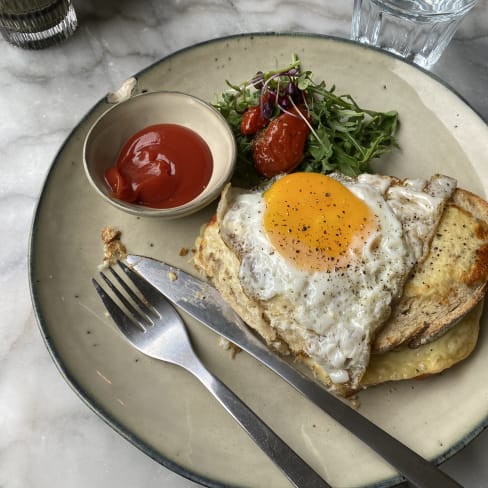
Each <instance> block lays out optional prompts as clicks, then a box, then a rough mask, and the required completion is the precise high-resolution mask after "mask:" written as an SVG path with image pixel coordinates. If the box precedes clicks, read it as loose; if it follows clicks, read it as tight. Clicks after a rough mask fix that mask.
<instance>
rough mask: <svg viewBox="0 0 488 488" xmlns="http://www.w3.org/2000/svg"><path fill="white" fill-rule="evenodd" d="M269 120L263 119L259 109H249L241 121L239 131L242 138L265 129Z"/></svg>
mask: <svg viewBox="0 0 488 488" xmlns="http://www.w3.org/2000/svg"><path fill="white" fill-rule="evenodd" d="M268 122H269V119H267V118H266V117H264V116H263V115H262V113H261V107H260V106H259V105H258V106H257V107H249V108H248V109H247V110H246V111H245V112H244V115H243V117H242V120H241V125H240V131H241V134H242V135H244V136H251V135H254V134H256V133H257V132H258V131H260V130H261V129H263V128H264V127H266V124H267V123H268Z"/></svg>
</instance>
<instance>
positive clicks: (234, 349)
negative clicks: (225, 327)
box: [219, 337, 241, 359]
mask: <svg viewBox="0 0 488 488" xmlns="http://www.w3.org/2000/svg"><path fill="white" fill-rule="evenodd" d="M219 346H220V347H222V348H223V349H225V350H226V351H230V353H231V357H232V359H234V358H235V357H236V355H237V354H238V353H239V352H241V348H240V347H238V346H236V345H235V344H234V343H232V342H230V341H229V340H227V339H226V338H225V337H219Z"/></svg>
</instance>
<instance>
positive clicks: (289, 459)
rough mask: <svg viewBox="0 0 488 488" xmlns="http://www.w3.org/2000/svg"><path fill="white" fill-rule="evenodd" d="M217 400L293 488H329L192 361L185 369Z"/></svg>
mask: <svg viewBox="0 0 488 488" xmlns="http://www.w3.org/2000/svg"><path fill="white" fill-rule="evenodd" d="M185 369H187V370H188V371H189V372H190V373H192V374H193V375H194V376H195V377H196V378H198V379H199V380H200V382H201V383H202V384H203V385H204V386H205V387H206V388H207V390H208V391H209V392H210V393H211V394H212V395H213V396H214V397H215V398H216V399H217V400H218V402H219V403H220V404H221V405H222V406H223V407H224V408H225V409H226V410H227V412H228V413H230V415H231V416H232V417H233V418H234V419H235V420H236V421H237V422H238V423H239V425H240V426H241V427H242V428H243V429H244V430H245V431H246V432H247V434H248V435H249V436H250V437H251V439H252V440H253V441H254V442H255V443H256V444H257V445H258V446H259V447H260V448H261V449H262V450H263V451H264V453H265V454H267V455H268V457H269V458H270V459H271V461H273V463H274V464H275V465H276V466H277V467H278V468H279V469H280V470H281V471H282V472H283V473H284V474H285V475H286V477H287V478H288V479H289V480H290V481H291V483H292V485H293V486H295V487H296V488H327V487H329V488H330V485H329V484H327V483H326V482H325V481H324V480H323V479H322V478H321V477H320V476H319V475H318V474H317V473H316V472H315V471H314V470H313V469H312V468H311V467H310V466H309V465H308V464H307V463H305V461H304V460H303V459H302V458H301V457H300V456H298V454H296V453H295V452H294V451H293V450H292V449H291V448H290V447H289V446H288V445H287V444H286V443H285V442H284V441H283V440H282V439H281V438H280V437H278V435H277V434H275V433H274V432H273V430H271V428H270V427H268V426H267V425H266V424H265V423H264V422H263V421H262V420H261V419H260V418H259V417H258V416H257V415H256V414H255V413H254V412H253V411H252V410H251V409H250V408H249V407H248V406H247V405H246V404H245V403H244V402H243V401H242V400H240V399H239V398H238V397H237V395H235V394H234V393H233V392H232V391H231V390H230V389H229V388H228V387H227V386H226V385H225V384H224V383H222V382H221V381H220V380H219V379H218V378H216V377H215V376H214V375H212V373H210V372H209V371H208V370H207V369H206V368H205V366H203V364H202V363H201V362H200V361H199V360H198V359H197V358H195V362H194V364H193V365H192V366H191V367H189V368H188V367H185Z"/></svg>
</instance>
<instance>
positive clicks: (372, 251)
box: [217, 173, 455, 384]
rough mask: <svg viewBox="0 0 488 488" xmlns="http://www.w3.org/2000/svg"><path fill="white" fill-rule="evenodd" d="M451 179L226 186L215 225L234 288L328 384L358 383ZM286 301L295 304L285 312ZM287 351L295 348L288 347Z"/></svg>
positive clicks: (295, 180)
mask: <svg viewBox="0 0 488 488" xmlns="http://www.w3.org/2000/svg"><path fill="white" fill-rule="evenodd" d="M454 188H455V182H454V180H452V179H450V178H447V177H440V176H439V177H434V178H432V179H431V180H429V181H425V180H405V181H399V180H397V179H395V178H390V177H383V176H377V175H361V176H359V177H357V178H347V177H344V176H339V175H332V176H325V175H321V174H317V173H292V174H289V175H285V176H282V177H279V178H277V179H276V180H274V181H273V182H272V183H271V184H270V185H269V187H268V188H266V189H264V191H263V190H254V191H249V190H243V189H238V188H233V187H228V188H227V189H226V190H225V191H224V193H223V194H222V198H221V201H220V203H219V207H218V211H217V218H218V221H219V229H220V235H221V237H222V239H223V241H224V242H225V243H226V244H227V246H228V247H230V248H231V249H232V250H233V251H234V253H235V254H236V255H237V256H238V257H239V261H240V268H239V281H240V283H241V286H242V289H243V291H244V292H245V293H246V295H248V296H249V297H251V298H252V299H254V300H258V301H261V302H266V303H267V305H268V307H267V309H268V310H270V313H269V316H268V317H267V320H268V321H269V324H270V326H271V327H273V328H274V329H275V330H276V331H277V332H278V334H279V335H280V336H282V337H283V336H284V337H296V338H297V339H298V340H297V343H298V344H300V347H301V348H302V351H297V350H296V348H295V351H294V352H295V353H297V352H302V353H304V354H306V355H308V356H309V357H311V358H313V360H314V361H315V362H316V363H318V364H319V365H320V366H322V367H323V369H324V370H325V371H326V372H327V374H328V375H329V377H330V379H331V380H332V382H334V383H346V382H350V383H351V384H357V383H358V382H359V381H360V379H361V377H362V375H363V373H364V371H365V369H366V366H367V365H368V363H369V358H370V347H371V340H372V338H373V337H374V334H375V332H376V331H377V330H378V328H379V327H380V326H381V325H382V324H383V323H384V322H385V320H386V319H387V318H388V316H389V314H390V311H391V304H392V301H393V300H395V299H396V298H397V297H399V296H400V295H401V292H402V288H403V285H404V283H405V280H406V279H407V277H408V275H409V273H410V271H411V270H412V268H413V266H414V265H415V264H416V263H417V262H418V261H419V260H422V259H423V258H424V257H425V255H426V253H427V252H428V249H429V247H428V243H429V241H430V238H431V237H432V235H433V233H434V232H435V227H436V224H437V223H438V220H439V218H440V215H441V213H442V209H443V205H444V203H445V201H446V200H447V199H448V198H449V196H450V194H451V193H452V192H453V191H454ZM283 297H286V299H287V301H288V302H290V303H292V304H293V306H292V307H283V306H282V304H283V302H282V301H281V300H280V298H283ZM292 349H294V348H293V347H292Z"/></svg>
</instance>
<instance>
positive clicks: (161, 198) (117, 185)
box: [105, 124, 213, 208]
mask: <svg viewBox="0 0 488 488" xmlns="http://www.w3.org/2000/svg"><path fill="white" fill-rule="evenodd" d="M212 168H213V160H212V153H211V152H210V148H209V147H208V145H207V143H206V142H205V141H204V140H203V139H202V138H201V137H200V136H199V135H198V134H197V133H196V132H194V131H193V130H191V129H188V128H187V127H183V126H181V125H177V124H157V125H151V126H149V127H146V128H145V129H142V130H141V131H139V132H137V133H136V134H134V135H133V136H132V137H131V138H130V139H129V140H128V141H127V142H126V143H125V144H124V146H123V147H122V149H121V151H120V154H119V157H118V159H117V161H116V163H115V165H114V166H112V167H110V168H108V169H107V170H106V171H105V180H106V181H107V184H108V185H109V187H110V190H111V191H112V196H113V197H115V198H118V199H119V200H124V201H126V202H131V203H137V204H140V205H144V206H146V207H152V208H171V207H176V206H178V205H183V204H184V203H187V202H189V201H190V200H193V198H195V197H196V196H198V195H199V194H200V193H201V192H202V191H203V190H204V189H205V187H206V186H207V184H208V182H209V180H210V177H211V175H212Z"/></svg>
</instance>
